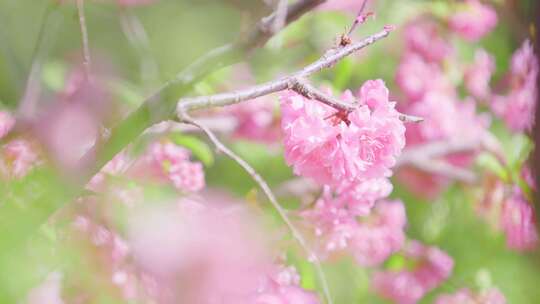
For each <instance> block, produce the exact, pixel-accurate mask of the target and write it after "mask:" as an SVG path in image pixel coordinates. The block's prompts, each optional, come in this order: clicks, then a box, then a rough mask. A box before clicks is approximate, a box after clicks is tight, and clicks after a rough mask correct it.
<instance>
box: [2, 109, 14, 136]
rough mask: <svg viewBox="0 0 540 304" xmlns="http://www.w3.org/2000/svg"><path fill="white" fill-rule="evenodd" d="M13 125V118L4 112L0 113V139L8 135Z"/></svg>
mask: <svg viewBox="0 0 540 304" xmlns="http://www.w3.org/2000/svg"><path fill="white" fill-rule="evenodd" d="M14 125H15V118H14V117H13V116H12V115H11V114H10V113H9V112H5V111H0V139H1V138H2V137H4V136H5V135H6V134H8V133H9V131H10V130H11V128H13V126H14Z"/></svg>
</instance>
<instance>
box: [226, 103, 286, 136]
mask: <svg viewBox="0 0 540 304" xmlns="http://www.w3.org/2000/svg"><path fill="white" fill-rule="evenodd" d="M225 111H226V113H228V114H231V115H233V116H234V117H235V118H236V120H237V123H238V124H237V126H236V128H235V130H234V135H235V136H236V137H238V138H245V139H248V140H253V141H261V142H266V143H271V142H274V141H276V140H278V139H279V135H280V130H279V120H278V119H277V116H276V113H275V112H276V105H275V103H274V102H273V100H272V99H271V98H259V99H256V100H252V101H248V102H242V103H239V104H235V105H232V106H228V107H226V108H225Z"/></svg>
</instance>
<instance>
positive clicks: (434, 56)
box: [405, 20, 452, 62]
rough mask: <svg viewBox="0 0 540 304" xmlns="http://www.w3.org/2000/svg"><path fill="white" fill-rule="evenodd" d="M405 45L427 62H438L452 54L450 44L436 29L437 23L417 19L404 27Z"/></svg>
mask: <svg viewBox="0 0 540 304" xmlns="http://www.w3.org/2000/svg"><path fill="white" fill-rule="evenodd" d="M405 46H406V48H407V49H408V51H409V52H412V53H416V54H419V55H420V56H422V59H424V60H425V61H427V62H440V61H442V60H443V59H445V58H446V57H448V56H449V55H451V54H452V46H451V45H450V44H449V43H448V40H447V39H444V38H443V37H442V36H441V35H440V33H439V30H438V27H437V23H435V22H434V21H431V20H419V21H416V22H413V23H410V24H409V25H407V27H406V28H405Z"/></svg>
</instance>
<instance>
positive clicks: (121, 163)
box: [86, 151, 131, 191]
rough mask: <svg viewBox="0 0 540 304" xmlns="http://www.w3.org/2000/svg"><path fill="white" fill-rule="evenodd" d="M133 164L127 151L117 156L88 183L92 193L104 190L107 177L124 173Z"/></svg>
mask: <svg viewBox="0 0 540 304" xmlns="http://www.w3.org/2000/svg"><path fill="white" fill-rule="evenodd" d="M130 163H131V160H130V159H129V157H128V156H127V153H126V152H125V151H122V152H120V153H118V154H117V155H115V156H114V157H113V159H111V160H110V161H109V162H108V163H107V164H106V165H105V166H104V167H103V168H102V169H101V171H99V172H98V173H97V174H96V175H94V177H92V179H91V180H90V181H89V182H88V184H87V186H86V187H87V188H88V189H91V190H92V191H99V190H101V189H103V188H104V187H105V186H106V185H105V179H106V177H107V176H109V175H110V176H116V175H119V174H121V173H124V172H125V171H126V170H127V169H128V168H129V165H130Z"/></svg>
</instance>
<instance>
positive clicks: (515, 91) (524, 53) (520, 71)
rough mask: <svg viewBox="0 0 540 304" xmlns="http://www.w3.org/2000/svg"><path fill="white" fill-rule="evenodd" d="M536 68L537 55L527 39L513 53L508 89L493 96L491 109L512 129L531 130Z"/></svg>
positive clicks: (518, 130) (534, 100) (534, 106)
mask: <svg viewBox="0 0 540 304" xmlns="http://www.w3.org/2000/svg"><path fill="white" fill-rule="evenodd" d="M538 70H539V66H538V58H537V57H536V55H535V54H534V50H533V47H532V45H531V43H530V41H528V40H526V41H525V42H523V45H522V46H521V48H519V49H518V50H517V51H516V52H515V53H514V55H513V56H512V61H511V67H510V73H509V78H510V90H509V92H508V93H507V94H506V95H495V96H494V98H493V102H492V107H493V111H494V112H495V114H497V115H498V116H499V117H501V118H502V119H503V120H504V121H505V122H506V124H507V125H508V127H509V128H510V129H512V130H513V131H515V132H522V131H531V129H532V126H533V124H534V113H535V110H536V102H537V99H538V87H537V85H536V83H537V79H538Z"/></svg>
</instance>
